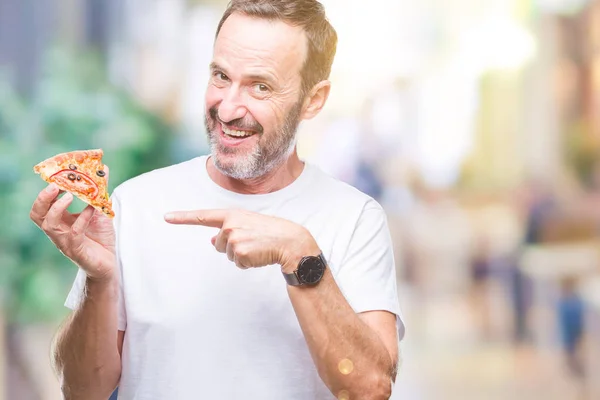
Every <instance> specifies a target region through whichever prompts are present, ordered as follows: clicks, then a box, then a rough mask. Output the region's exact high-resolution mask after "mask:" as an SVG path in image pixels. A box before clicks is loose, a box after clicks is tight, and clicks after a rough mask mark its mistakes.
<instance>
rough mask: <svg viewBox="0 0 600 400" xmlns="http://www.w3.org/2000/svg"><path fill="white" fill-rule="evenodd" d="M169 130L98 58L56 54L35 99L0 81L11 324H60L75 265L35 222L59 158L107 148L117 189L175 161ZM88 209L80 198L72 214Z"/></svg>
mask: <svg viewBox="0 0 600 400" xmlns="http://www.w3.org/2000/svg"><path fill="white" fill-rule="evenodd" d="M171 135H172V133H171V129H170V127H169V126H168V125H167V124H165V123H164V122H163V121H161V120H160V119H159V118H158V117H156V116H155V115H153V114H151V113H149V112H147V111H146V110H144V109H143V108H142V107H141V106H140V105H138V104H136V102H135V101H134V100H133V99H132V98H131V97H130V96H129V95H128V94H127V93H126V92H125V91H123V90H122V89H119V88H116V87H115V86H113V85H111V84H110V83H109V82H108V80H107V77H106V71H105V69H104V65H103V62H102V61H101V58H100V57H99V56H98V55H97V54H96V53H91V52H84V53H82V52H74V51H70V50H66V49H64V48H55V49H52V50H51V51H50V52H49V53H48V56H47V58H46V59H45V62H44V64H43V73H42V76H41V78H40V80H39V82H38V84H37V86H36V90H35V92H34V95H33V96H31V98H23V97H22V96H20V95H19V94H18V93H16V92H15V90H14V89H13V88H12V87H11V86H10V85H9V84H8V80H7V79H2V76H0V205H1V207H0V296H1V297H0V304H2V305H3V306H4V307H5V308H6V317H7V318H8V320H9V321H10V322H14V323H29V322H43V321H56V319H58V318H61V317H62V315H64V313H65V312H66V310H65V309H64V307H63V303H64V299H65V296H66V294H67V292H68V290H69V288H70V286H71V283H72V281H73V278H74V276H75V273H76V267H75V266H74V265H73V264H72V263H71V262H70V261H69V260H68V259H67V258H65V257H64V256H63V255H62V254H61V253H60V252H59V251H58V250H57V249H56V248H55V247H54V245H53V244H52V243H51V242H50V241H49V240H48V238H47V237H46V236H45V235H44V234H43V232H41V231H40V230H39V229H38V227H37V226H35V225H34V224H33V222H31V220H30V219H29V211H30V209H31V205H32V203H33V201H34V200H35V198H36V196H37V194H38V193H39V191H40V190H42V189H43V188H44V187H45V186H46V184H45V182H44V181H43V180H41V179H40V177H39V176H38V175H36V174H34V172H33V169H32V168H33V166H34V165H35V164H37V163H38V162H40V161H42V160H44V159H46V158H48V157H51V156H53V155H55V154H57V153H62V152H65V151H71V150H80V149H90V148H102V149H103V150H104V154H105V155H104V159H103V161H104V163H106V164H107V165H108V166H109V167H110V170H111V174H110V189H111V190H112V189H114V187H115V186H117V185H118V184H120V183H121V182H123V181H124V180H126V179H129V178H130V177H133V176H136V175H139V174H141V173H143V172H146V171H149V170H152V169H155V168H159V167H162V166H165V165H168V164H170V161H171V160H170V143H171V140H170V137H171ZM83 207H84V205H83V203H82V202H80V201H79V200H76V201H75V204H73V205H72V206H71V208H72V210H73V211H78V210H80V209H82V208H83Z"/></svg>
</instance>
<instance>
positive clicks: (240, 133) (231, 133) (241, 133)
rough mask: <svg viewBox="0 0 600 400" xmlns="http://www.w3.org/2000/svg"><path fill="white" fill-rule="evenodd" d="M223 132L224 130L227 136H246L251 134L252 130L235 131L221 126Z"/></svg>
mask: <svg viewBox="0 0 600 400" xmlns="http://www.w3.org/2000/svg"><path fill="white" fill-rule="evenodd" d="M223 132H225V134H227V135H229V136H234V137H246V136H250V135H252V132H246V131H236V130H233V129H228V128H226V127H224V126H223Z"/></svg>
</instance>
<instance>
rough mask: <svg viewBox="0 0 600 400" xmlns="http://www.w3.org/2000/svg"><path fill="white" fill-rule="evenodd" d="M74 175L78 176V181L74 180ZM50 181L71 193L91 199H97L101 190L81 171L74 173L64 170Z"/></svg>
mask: <svg viewBox="0 0 600 400" xmlns="http://www.w3.org/2000/svg"><path fill="white" fill-rule="evenodd" d="M70 175H71V176H70ZM72 175H76V180H73V177H72ZM50 181H51V182H56V183H57V184H58V185H62V186H64V187H66V188H69V190H70V191H73V192H76V193H79V194H81V195H84V196H86V197H89V198H91V199H95V198H96V196H98V192H99V189H98V185H97V184H96V182H94V180H93V179H91V178H90V177H89V176H87V175H86V174H83V173H81V172H79V171H77V172H74V171H72V170H70V169H63V170H61V171H58V172H57V173H55V174H54V175H52V176H51V177H50Z"/></svg>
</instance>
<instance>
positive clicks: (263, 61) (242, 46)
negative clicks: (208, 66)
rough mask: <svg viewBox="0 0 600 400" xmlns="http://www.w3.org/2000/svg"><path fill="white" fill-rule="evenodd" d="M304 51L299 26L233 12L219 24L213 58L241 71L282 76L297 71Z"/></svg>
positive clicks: (304, 47)
mask: <svg viewBox="0 0 600 400" xmlns="http://www.w3.org/2000/svg"><path fill="white" fill-rule="evenodd" d="M306 52H307V43H306V35H305V33H304V31H303V29H302V28H300V27H297V26H292V25H289V24H287V23H285V22H283V21H277V20H272V21H270V20H266V19H261V18H255V17H249V16H246V15H242V14H239V13H234V14H232V15H231V16H229V18H227V20H226V21H225V23H224V24H223V26H222V27H221V31H220V32H219V35H218V36H217V39H216V41H215V47H214V56H213V58H214V61H215V62H216V63H217V64H219V65H222V64H225V65H224V67H225V68H228V69H233V70H235V71H239V72H240V73H242V74H245V73H254V72H265V71H264V70H266V71H267V72H271V73H273V74H276V75H277V76H278V77H282V78H285V77H286V76H287V77H289V76H290V75H297V74H299V72H300V69H301V67H302V65H303V62H304V59H305V57H306Z"/></svg>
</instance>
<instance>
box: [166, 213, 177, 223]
mask: <svg viewBox="0 0 600 400" xmlns="http://www.w3.org/2000/svg"><path fill="white" fill-rule="evenodd" d="M174 218H175V214H173V213H166V214H165V220H166V221H172V220H173V219H174Z"/></svg>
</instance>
